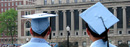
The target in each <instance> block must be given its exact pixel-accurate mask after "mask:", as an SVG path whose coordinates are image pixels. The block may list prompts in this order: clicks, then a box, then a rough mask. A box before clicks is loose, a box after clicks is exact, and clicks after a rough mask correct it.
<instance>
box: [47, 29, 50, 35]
mask: <svg viewBox="0 0 130 47" xmlns="http://www.w3.org/2000/svg"><path fill="white" fill-rule="evenodd" d="M50 33H51V27H50V29H49V30H48V32H47V35H49V34H50Z"/></svg>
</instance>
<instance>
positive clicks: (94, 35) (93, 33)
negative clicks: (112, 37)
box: [86, 23, 109, 41]
mask: <svg viewBox="0 0 130 47" xmlns="http://www.w3.org/2000/svg"><path fill="white" fill-rule="evenodd" d="M108 31H109V29H105V31H104V32H103V33H102V34H100V35H99V34H97V33H96V32H95V31H94V30H91V27H89V26H88V24H87V23H86V32H87V34H88V35H89V36H90V37H94V38H99V39H103V40H104V41H107V40H108V39H107V38H108V37H107V33H108Z"/></svg>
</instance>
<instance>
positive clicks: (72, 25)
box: [70, 10, 75, 36]
mask: <svg viewBox="0 0 130 47" xmlns="http://www.w3.org/2000/svg"><path fill="white" fill-rule="evenodd" d="M70 11H71V32H70V35H71V36H74V34H75V33H74V13H73V12H74V10H70Z"/></svg>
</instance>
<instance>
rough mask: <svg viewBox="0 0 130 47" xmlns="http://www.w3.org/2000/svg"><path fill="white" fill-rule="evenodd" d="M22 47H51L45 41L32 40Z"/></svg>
mask: <svg viewBox="0 0 130 47" xmlns="http://www.w3.org/2000/svg"><path fill="white" fill-rule="evenodd" d="M20 47H51V46H50V45H49V44H48V42H47V41H46V40H45V39H41V38H31V40H30V41H29V42H28V43H26V44H24V45H22V46H20Z"/></svg>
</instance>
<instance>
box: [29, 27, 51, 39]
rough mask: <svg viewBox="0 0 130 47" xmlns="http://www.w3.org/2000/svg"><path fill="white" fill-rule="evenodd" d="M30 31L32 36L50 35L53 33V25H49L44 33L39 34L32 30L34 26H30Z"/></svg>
mask: <svg viewBox="0 0 130 47" xmlns="http://www.w3.org/2000/svg"><path fill="white" fill-rule="evenodd" d="M30 33H31V35H32V36H40V37H45V36H48V35H49V34H50V33H51V27H48V28H47V29H46V30H45V31H44V32H43V33H41V34H38V33H36V32H35V31H33V30H32V28H30Z"/></svg>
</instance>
